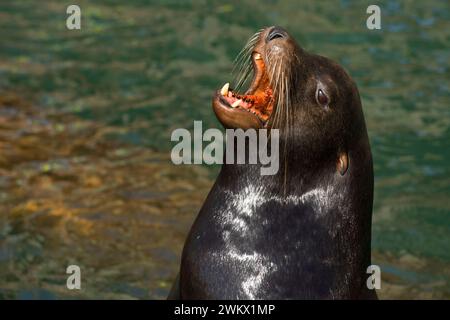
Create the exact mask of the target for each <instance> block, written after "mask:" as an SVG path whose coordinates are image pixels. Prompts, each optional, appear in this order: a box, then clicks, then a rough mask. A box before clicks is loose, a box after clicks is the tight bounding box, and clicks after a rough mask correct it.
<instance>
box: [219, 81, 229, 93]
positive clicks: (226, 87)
mask: <svg viewBox="0 0 450 320" xmlns="http://www.w3.org/2000/svg"><path fill="white" fill-rule="evenodd" d="M229 87H230V84H229V83H228V82H227V83H225V84H224V86H223V87H222V89H220V94H221V95H223V96H227V95H228V88H229Z"/></svg>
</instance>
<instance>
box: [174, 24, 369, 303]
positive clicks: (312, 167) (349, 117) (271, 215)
mask: <svg viewBox="0 0 450 320" xmlns="http://www.w3.org/2000/svg"><path fill="white" fill-rule="evenodd" d="M280 30H282V29H280ZM270 31H271V29H270V28H268V29H266V30H265V31H263V32H262V33H261V43H259V44H258V45H257V46H256V47H258V46H260V47H265V48H266V49H267V47H270V45H271V44H270V43H269V44H268V43H267V40H266V39H267V34H268V33H269V32H270ZM283 32H285V31H284V30H283ZM263 41H265V42H263ZM273 41H278V42H277V43H278V44H279V45H280V46H281V47H282V48H283V53H284V54H285V55H286V57H285V59H287V60H286V61H285V65H284V68H289V88H290V90H289V100H290V108H289V110H288V111H287V112H286V110H285V109H283V108H284V107H283V106H280V107H278V108H277V109H276V111H275V112H276V113H279V114H278V121H272V122H271V126H272V127H276V128H279V129H280V130H281V133H280V136H281V145H280V170H279V172H278V173H277V174H276V175H275V176H261V175H260V171H259V165H223V167H222V170H221V172H220V174H219V176H218V178H217V180H216V182H215V184H214V186H213V188H212V190H211V192H210V193H209V195H208V197H207V199H206V200H205V203H204V204H203V207H202V209H201V210H200V212H199V214H198V216H197V219H196V220H195V222H194V224H193V226H192V229H191V231H190V233H189V236H188V238H187V240H186V244H185V247H184V250H183V255H182V261H181V269H180V275H179V279H178V281H176V283H175V285H174V288H173V290H172V293H171V295H170V296H169V298H172V299H247V298H255V299H367V298H376V294H375V292H374V291H372V290H368V289H367V287H366V279H367V278H368V276H369V275H368V274H366V269H367V267H368V266H369V265H370V264H371V260H370V255H371V249H370V241H371V219H372V200H373V169H372V157H371V152H370V145H369V141H368V136H367V132H366V126H365V122H364V116H363V113H362V108H361V103H360V98H359V95H358V91H357V88H356V85H355V84H354V82H353V81H352V80H351V78H350V77H349V76H348V75H347V74H346V72H345V71H344V70H343V69H342V68H341V67H340V66H339V65H337V64H336V63H334V62H332V61H330V60H329V59H327V58H324V57H321V56H317V55H313V54H309V53H307V52H305V51H304V50H303V49H301V48H300V47H299V46H298V45H297V44H296V43H295V41H294V40H293V39H292V38H291V37H290V36H289V35H288V34H287V33H285V38H283V39H277V40H273ZM275 44H276V43H275ZM268 63H270V61H269V62H268ZM318 81H321V82H322V83H324V84H325V85H326V88H327V92H328V93H329V97H330V99H331V102H330V105H329V107H327V108H323V107H321V106H319V105H318V104H317V102H316V100H315V92H316V90H317V83H318ZM275 116H276V114H273V115H272V119H274V117H275ZM219 120H220V119H219ZM342 152H346V153H347V154H348V159H349V167H348V170H347V172H346V173H345V174H344V175H341V174H340V173H339V172H338V171H337V170H336V163H337V161H338V155H339V154H340V153H342ZM258 188H259V189H258ZM247 189H250V190H255V189H256V190H260V196H262V197H264V199H268V201H266V202H264V204H262V205H261V206H250V208H252V212H251V214H243V213H242V210H241V209H242V208H240V207H239V205H234V204H233V203H234V202H233V199H235V196H234V195H239V194H243V195H244V194H245V193H244V192H245V190H247ZM261 190H262V191H261ZM314 190H319V191H320V190H322V191H320V192H322V193H323V191H324V190H329V192H328V193H327V192H325V194H326V197H325V198H323V199H322V198H321V197H314V196H308V194H309V195H311V194H314ZM308 192H309V193H308ZM320 192H319V194H320ZM305 194H306V196H305ZM302 195H303V197H304V199H303V200H304V201H300V202H299V201H296V200H295V199H296V198H297V199H298V198H299V197H301V196H302ZM269 199H272V200H269ZM274 199H282V201H281V202H280V201H277V200H274ZM234 218H237V219H234ZM237 222H239V223H240V224H242V222H243V223H244V225H246V226H247V229H246V232H243V231H242V230H241V229H240V228H241V227H240V225H237ZM236 253H237V255H236ZM258 276H260V277H258Z"/></svg>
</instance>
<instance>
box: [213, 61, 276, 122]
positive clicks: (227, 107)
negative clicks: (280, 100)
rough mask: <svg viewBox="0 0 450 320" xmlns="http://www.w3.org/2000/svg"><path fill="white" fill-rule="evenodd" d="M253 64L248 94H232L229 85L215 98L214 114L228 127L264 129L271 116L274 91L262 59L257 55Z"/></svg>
mask: <svg viewBox="0 0 450 320" xmlns="http://www.w3.org/2000/svg"><path fill="white" fill-rule="evenodd" d="M252 61H253V71H254V75H253V80H252V83H251V85H250V87H249V89H248V90H247V91H246V92H245V94H240V93H239V92H235V91H233V89H231V88H230V87H229V84H228V83H226V84H225V85H224V86H223V87H222V89H221V90H220V91H218V92H217V93H216V95H215V97H214V100H215V101H214V103H213V105H214V111H215V112H216V114H217V116H218V118H219V120H221V122H222V123H223V124H224V125H225V126H226V127H227V126H228V127H237V128H243V129H246V128H251V127H257V128H262V127H265V126H266V125H267V123H268V120H269V118H270V116H271V114H272V111H273V105H274V103H273V101H274V99H273V91H272V88H271V87H270V80H269V78H268V75H267V73H266V66H265V63H264V60H263V58H262V55H261V54H260V53H258V52H254V53H253V54H252ZM237 117H239V119H238V118H237ZM222 118H223V119H222ZM224 122H225V123H224ZM233 122H234V123H233Z"/></svg>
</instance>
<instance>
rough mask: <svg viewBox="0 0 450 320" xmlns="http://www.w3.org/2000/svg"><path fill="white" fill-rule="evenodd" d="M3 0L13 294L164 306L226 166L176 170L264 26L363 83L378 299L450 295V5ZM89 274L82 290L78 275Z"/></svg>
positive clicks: (3, 230) (3, 229) (2, 224)
mask: <svg viewBox="0 0 450 320" xmlns="http://www.w3.org/2000/svg"><path fill="white" fill-rule="evenodd" d="M77 4H79V5H80V7H81V10H82V29H81V30H80V31H69V30H67V29H66V23H65V19H66V17H67V15H66V13H65V11H66V6H67V4H65V3H64V2H61V1H6V0H1V1H0V298H14V299H60V298H74V299H78V298H101V299H103V298H104V299H107V298H117V299H133V298H142V299H148V298H154V299H160V298H164V297H165V295H166V294H167V292H168V290H169V287H170V285H171V282H172V280H173V278H174V276H175V274H176V272H177V268H178V263H179V257H180V254H181V249H182V245H183V241H184V239H185V236H186V233H187V231H188V230H189V227H190V225H191V223H192V221H193V219H194V217H195V215H196V214H197V211H198V209H199V208H200V206H201V204H202V202H203V200H204V198H205V197H206V194H207V192H208V191H209V188H210V187H211V185H212V183H213V181H214V177H215V175H216V174H217V172H218V171H217V170H218V168H217V167H202V166H181V167H177V166H174V165H172V164H171V162H170V158H169V152H170V149H171V147H172V146H173V144H172V143H171V142H170V133H171V132H172V130H173V129H175V128H192V127H193V121H194V120H202V121H203V126H204V128H206V127H218V128H220V126H219V124H218V122H217V121H216V119H215V117H214V114H213V112H212V110H211V107H210V99H211V95H212V93H213V91H214V90H216V89H217V88H219V87H220V86H221V85H223V84H224V83H225V82H228V81H229V80H230V79H231V76H230V71H231V69H232V61H233V59H234V57H235V56H236V54H237V53H238V52H239V51H240V49H241V47H242V46H243V45H244V43H245V41H246V39H247V38H248V37H249V36H250V35H251V34H253V33H254V32H255V31H256V30H258V29H259V28H261V27H263V26H269V25H275V24H276V25H281V26H284V27H286V28H287V29H288V30H289V32H290V33H291V34H292V35H293V36H294V37H295V38H296V39H297V40H298V42H299V43H300V44H301V45H302V46H303V47H304V48H306V49H307V50H309V51H312V52H315V53H318V54H322V55H325V56H328V57H330V58H332V59H334V60H336V61H338V62H339V63H340V64H342V65H343V66H344V67H345V68H346V69H347V70H348V71H349V73H350V74H351V75H352V77H353V78H354V80H355V81H356V82H357V84H358V86H359V90H360V94H361V98H362V102H363V107H364V112H365V116H366V123H367V126H368V131H369V135H370V140H371V145H372V152H373V156H374V165H375V200H374V219H373V222H374V224H373V259H372V262H373V263H374V264H378V265H380V266H381V269H382V272H383V273H382V289H381V290H380V291H379V296H380V297H381V298H386V299H390V298H427V299H431V298H447V299H448V298H450V237H449V235H450V201H449V194H450V164H449V160H448V159H449V157H450V143H449V141H450V129H449V128H450V127H449V123H450V117H449V115H450V114H449V113H450V111H449V110H450V109H449V102H450V96H449V61H450V51H449V41H450V24H449V18H450V15H449V2H448V1H439V0H431V1H423V2H422V1H421V2H419V1H378V2H377V4H378V5H379V6H380V7H381V12H382V30H376V31H371V30H368V29H367V28H366V25H365V23H366V18H367V16H368V15H367V14H366V8H367V6H368V5H370V4H371V1H349V0H341V1H226V2H224V1H174V0H168V1H162V0H160V1H130V2H126V1H123V2H122V1H103V2H101V1H95V3H94V2H93V1H81V0H80V1H77ZM69 264H77V265H79V266H80V267H81V269H82V290H80V291H69V290H67V289H66V287H65V282H66V277H67V275H66V274H65V268H66V267H67V266H68V265H69Z"/></svg>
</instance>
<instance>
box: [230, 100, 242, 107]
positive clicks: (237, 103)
mask: <svg viewBox="0 0 450 320" xmlns="http://www.w3.org/2000/svg"><path fill="white" fill-rule="evenodd" d="M241 102H242V100H241V99H239V100H236V101H235V102H233V104H232V105H231V106H232V107H233V108H236V107H237V106H238V105H240V104H241Z"/></svg>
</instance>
